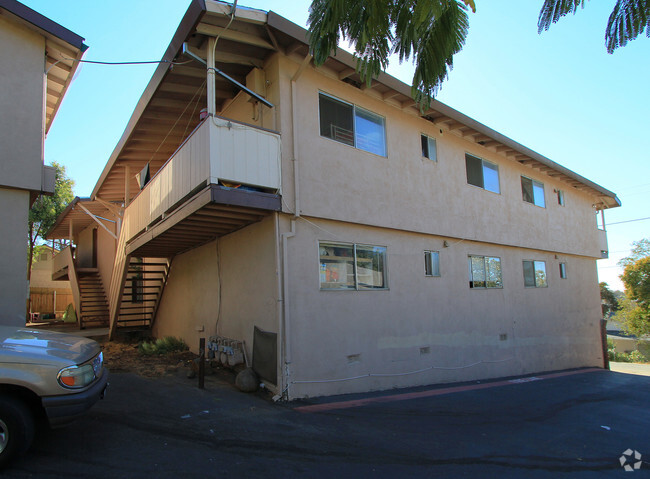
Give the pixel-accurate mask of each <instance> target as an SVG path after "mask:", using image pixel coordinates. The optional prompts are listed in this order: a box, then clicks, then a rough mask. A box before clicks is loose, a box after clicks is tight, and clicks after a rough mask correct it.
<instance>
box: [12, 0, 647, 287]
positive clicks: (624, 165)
mask: <svg viewBox="0 0 650 479" xmlns="http://www.w3.org/2000/svg"><path fill="white" fill-rule="evenodd" d="M23 2H24V3H25V4H26V5H28V6H29V7H31V8H33V9H34V10H36V11H38V12H39V13H42V14H43V15H45V16H47V17H49V18H51V19H52V20H54V21H56V22H58V23H60V24H62V25H63V26H65V27H66V28H69V29H70V30H72V31H74V32H75V33H77V34H79V35H81V36H82V37H84V38H85V39H86V44H87V45H88V46H89V49H88V51H87V52H86V55H85V56H84V59H86V60H100V61H143V60H158V59H160V58H161V56H162V54H163V52H164V50H165V49H166V48H167V46H168V44H169V41H170V40H171V37H172V35H173V33H174V31H175V30H176V27H177V26H178V23H179V21H180V19H181V18H182V16H183V14H184V12H185V10H186V8H187V5H188V3H189V2H188V1H187V0H157V1H156V2H150V1H139V0H135V1H134V0H111V1H105V2H98V1H89V0H23ZM614 3H615V0H594V1H591V2H587V4H586V7H585V8H584V9H583V10H580V11H578V13H577V14H576V15H575V16H569V17H565V18H564V19H562V20H561V21H560V22H559V23H557V24H554V25H553V26H551V29H550V30H549V31H547V32H545V33H543V34H542V35H538V34H537V16H538V13H539V8H540V7H541V5H542V0H527V1H512V0H476V5H477V12H476V13H470V31H469V36H468V38H467V43H466V45H465V48H464V49H463V51H462V52H461V53H459V54H458V55H457V56H456V57H455V58H454V69H453V71H452V72H451V74H450V76H449V79H448V80H447V81H446V82H445V83H444V85H443V87H442V90H441V92H440V94H439V96H438V99H439V100H440V101H442V102H444V103H446V104H448V105H449V106H451V107H453V108H455V109H457V110H459V111H461V112H463V113H465V114H466V115H469V116H470V117H472V118H474V119H476V120H478V121H480V122H481V123H483V124H485V125H487V126H489V127H491V128H493V129H495V130H497V131H499V132H500V133H502V134H504V135H506V136H508V137H510V138H512V139H513V140H515V141H518V142H519V143H522V144H523V145H525V146H527V147H529V148H531V149H533V150H535V151H537V152H538V153H540V154H542V155H544V156H546V157H548V158H550V159H552V160H553V161H555V162H557V163H560V164H562V165H563V166H566V167H567V168H569V169H571V170H573V171H575V172H576V173H578V174H580V175H582V176H585V177H586V178H588V179H590V180H592V181H594V182H596V183H598V184H599V185H601V186H603V187H605V188H607V189H609V190H611V191H614V192H615V193H616V194H617V195H618V196H619V198H620V199H621V201H622V203H623V207H621V208H616V209H613V210H611V211H607V212H606V214H605V218H606V222H607V224H608V228H607V229H608V238H609V249H610V259H609V260H600V261H598V265H599V276H600V280H601V281H606V282H608V283H609V284H610V286H611V287H612V288H614V289H622V285H621V283H620V281H619V279H618V275H619V274H620V273H621V271H620V269H619V268H618V267H617V266H616V262H617V261H618V260H619V259H620V258H621V257H623V256H626V255H627V254H628V253H629V248H630V245H631V243H632V241H635V240H639V239H641V238H644V237H650V220H643V221H631V222H627V223H620V224H612V223H619V222H623V221H628V220H636V219H639V218H646V217H649V216H650V208H648V203H649V201H648V200H649V199H650V161H649V160H650V154H649V153H648V152H649V151H650V148H649V146H650V145H649V144H648V143H649V141H648V138H650V134H649V133H648V127H649V126H650V120H649V112H650V96H649V88H648V78H650V39H648V38H646V37H645V36H641V37H639V38H638V39H637V40H634V41H632V42H631V43H629V44H628V46H626V47H624V48H621V49H619V50H617V51H616V52H615V53H614V54H613V55H608V54H607V52H606V51H605V47H604V32H605V25H606V22H607V18H608V16H609V13H610V12H611V10H612V7H613V5H614ZM309 4H310V2H309V1H307V0H293V1H290V2H289V1H278V0H272V1H262V0H241V1H240V2H239V5H243V6H248V7H252V8H259V9H262V10H273V11H275V12H277V13H278V14H280V15H282V16H284V17H286V18H288V19H289V20H291V21H293V22H294V23H297V24H298V25H301V26H306V20H307V14H308V8H309ZM153 69H154V67H153V66H151V65H147V66H99V65H91V64H85V65H83V66H82V67H81V68H80V69H79V70H78V73H77V77H76V79H75V81H74V83H73V84H72V86H71V88H70V89H69V91H68V94H67V95H66V97H65V99H64V102H63V105H62V107H61V109H60V110H59V113H58V115H57V117H56V119H55V121H54V123H53V126H52V128H51V130H50V133H49V135H48V138H47V140H46V143H45V161H46V163H51V162H52V161H57V162H59V163H62V164H63V165H65V166H66V168H67V172H68V174H69V176H70V177H71V178H72V179H74V180H75V182H76V187H75V194H77V195H78V196H89V195H90V193H91V192H92V189H93V187H94V185H95V182H96V181H97V178H98V177H99V174H100V172H101V170H102V168H103V167H104V165H105V164H106V161H107V160H108V158H109V156H110V154H111V153H112V151H113V148H114V147H115V145H116V143H117V141H118V139H119V137H120V135H121V134H122V132H123V131H124V128H125V126H126V123H127V121H128V119H129V117H130V115H131V113H132V111H133V109H134V107H135V104H136V102H137V101H138V99H139V97H140V95H141V93H142V91H143V89H144V87H145V86H146V84H147V82H148V81H149V78H150V76H151V74H152V72H153ZM411 71H412V70H411V66H410V64H404V65H401V66H400V65H398V64H397V63H396V62H394V64H392V65H391V66H390V68H389V73H391V74H392V75H394V76H396V77H398V78H399V79H400V80H402V81H405V82H406V83H409V84H410V80H411ZM594 223H595V220H594Z"/></svg>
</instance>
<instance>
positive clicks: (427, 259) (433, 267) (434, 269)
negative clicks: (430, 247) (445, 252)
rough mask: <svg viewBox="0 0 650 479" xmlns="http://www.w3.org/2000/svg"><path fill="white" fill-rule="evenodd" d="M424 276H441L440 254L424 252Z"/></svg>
mask: <svg viewBox="0 0 650 479" xmlns="http://www.w3.org/2000/svg"><path fill="white" fill-rule="evenodd" d="M424 275H425V276H440V253H439V252H438V251H425V252H424Z"/></svg>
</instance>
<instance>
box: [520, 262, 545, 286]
mask: <svg viewBox="0 0 650 479" xmlns="http://www.w3.org/2000/svg"><path fill="white" fill-rule="evenodd" d="M524 286H526V287H527V288H546V287H547V286H548V283H547V282H546V262H545V261H524Z"/></svg>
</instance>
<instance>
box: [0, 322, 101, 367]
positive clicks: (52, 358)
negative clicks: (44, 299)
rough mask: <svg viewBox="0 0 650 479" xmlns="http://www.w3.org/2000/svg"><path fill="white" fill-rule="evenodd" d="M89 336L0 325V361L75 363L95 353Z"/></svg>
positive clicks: (96, 351) (94, 343) (95, 348)
mask: <svg viewBox="0 0 650 479" xmlns="http://www.w3.org/2000/svg"><path fill="white" fill-rule="evenodd" d="M99 351H100V347H99V344H98V343H97V342H96V341H93V340H92V339H88V338H83V337H79V336H73V335H71V334H63V333H55V332H52V331H39V330H32V329H20V328H13V327H10V326H0V362H4V363H35V364H36V363H38V364H43V363H74V364H79V363H82V362H84V361H87V360H88V359H90V358H92V357H93V356H95V355H96V354H97V353H99Z"/></svg>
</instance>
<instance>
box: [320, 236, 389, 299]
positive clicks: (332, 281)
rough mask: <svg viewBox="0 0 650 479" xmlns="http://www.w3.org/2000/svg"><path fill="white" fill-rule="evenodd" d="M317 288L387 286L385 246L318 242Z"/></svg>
mask: <svg viewBox="0 0 650 479" xmlns="http://www.w3.org/2000/svg"><path fill="white" fill-rule="evenodd" d="M318 249H319V254H320V289H322V290H323V289H324V290H332V289H343V290H345V289H348V290H360V289H388V286H387V283H386V247H385V246H372V245H362V244H354V243H324V242H322V243H319V244H318Z"/></svg>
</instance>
